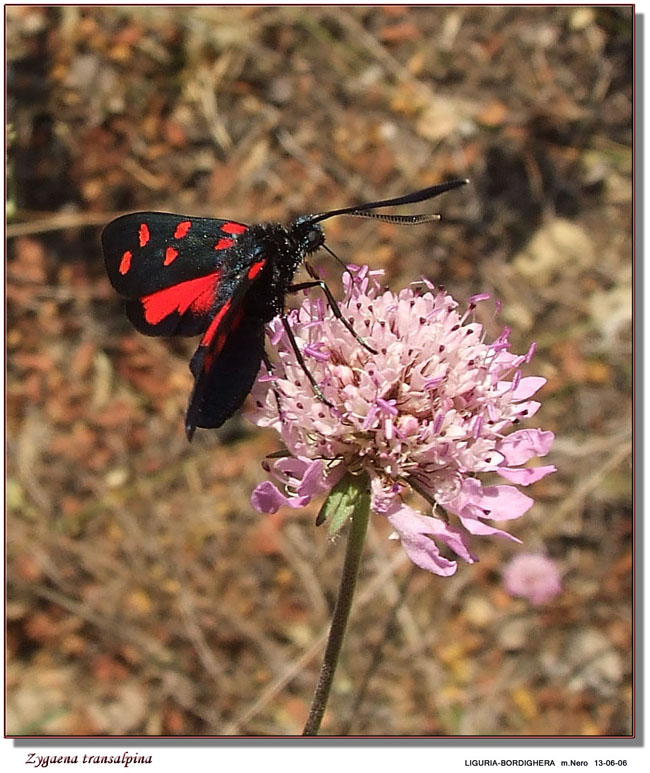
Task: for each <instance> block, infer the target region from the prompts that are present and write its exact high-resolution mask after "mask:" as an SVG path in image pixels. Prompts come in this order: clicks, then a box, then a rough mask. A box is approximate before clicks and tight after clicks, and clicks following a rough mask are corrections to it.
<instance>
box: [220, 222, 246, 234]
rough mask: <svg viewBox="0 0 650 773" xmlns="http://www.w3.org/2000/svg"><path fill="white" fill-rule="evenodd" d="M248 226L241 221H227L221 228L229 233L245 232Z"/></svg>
mask: <svg viewBox="0 0 650 773" xmlns="http://www.w3.org/2000/svg"><path fill="white" fill-rule="evenodd" d="M246 228H247V226H245V225H242V224H241V223H226V224H225V225H222V226H221V230H222V231H223V232H224V233H227V234H243V233H244V231H245V230H246Z"/></svg>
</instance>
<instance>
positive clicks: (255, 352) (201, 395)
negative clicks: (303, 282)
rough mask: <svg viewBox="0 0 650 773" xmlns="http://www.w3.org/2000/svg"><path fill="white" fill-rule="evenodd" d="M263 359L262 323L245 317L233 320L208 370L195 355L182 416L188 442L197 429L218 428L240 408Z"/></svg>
mask: <svg viewBox="0 0 650 773" xmlns="http://www.w3.org/2000/svg"><path fill="white" fill-rule="evenodd" d="M197 355H198V357H197ZM263 356H264V323H263V322H261V321H260V320H259V319H256V318H254V317H251V316H247V315H242V316H241V317H240V318H239V319H235V320H234V321H233V324H232V326H231V328H230V330H228V333H227V335H226V337H225V339H224V342H223V347H222V348H221V350H220V351H219V353H218V355H217V356H216V357H215V358H214V360H213V361H211V362H210V363H209V367H207V368H205V369H204V368H203V362H202V361H201V355H200V354H199V353H198V352H197V354H195V355H194V357H193V358H192V364H191V365H190V368H191V369H192V370H193V372H194V375H195V379H196V380H195V382H194V390H193V391H192V395H191V397H190V402H189V406H188V409H187V414H186V417H185V430H186V432H187V436H188V438H189V439H190V440H191V439H192V435H193V434H194V430H195V428H196V427H203V428H214V427H220V426H221V425H222V424H223V423H224V422H225V421H226V419H229V418H230V417H231V416H232V415H233V414H234V413H235V412H236V411H237V410H238V409H239V408H240V407H241V406H242V404H243V402H244V400H245V399H246V396H247V395H248V393H249V392H250V391H251V389H252V387H253V384H254V383H255V378H256V376H257V374H258V372H259V369H260V364H261V362H262V357H263Z"/></svg>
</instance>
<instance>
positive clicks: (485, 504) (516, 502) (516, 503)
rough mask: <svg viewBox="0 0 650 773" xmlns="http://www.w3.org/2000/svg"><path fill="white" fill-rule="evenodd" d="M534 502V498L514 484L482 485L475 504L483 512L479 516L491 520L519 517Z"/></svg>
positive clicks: (507, 519)
mask: <svg viewBox="0 0 650 773" xmlns="http://www.w3.org/2000/svg"><path fill="white" fill-rule="evenodd" d="M534 504H535V500H533V499H531V498H530V497H529V496H527V495H526V494H522V492H521V491H519V489H516V488H515V487H514V486H483V490H482V496H481V499H480V502H479V503H478V504H477V506H478V507H479V508H480V509H481V510H482V511H483V513H484V515H482V516H481V517H484V518H490V520H493V521H510V520H512V519H513V518H520V517H521V516H522V515H523V514H524V513H525V512H526V511H527V510H530V508H531V507H532V506H533V505H534ZM486 511H488V512H486Z"/></svg>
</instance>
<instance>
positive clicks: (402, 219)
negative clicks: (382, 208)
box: [345, 211, 440, 225]
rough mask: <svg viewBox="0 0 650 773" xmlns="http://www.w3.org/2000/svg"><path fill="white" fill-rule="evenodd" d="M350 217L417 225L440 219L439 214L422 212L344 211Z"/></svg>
mask: <svg viewBox="0 0 650 773" xmlns="http://www.w3.org/2000/svg"><path fill="white" fill-rule="evenodd" d="M345 214H346V215H349V216H350V217H372V218H374V219H375V220H381V221H382V222H384V223H400V224H401V225H418V224H419V223H432V222H434V221H436V220H440V215H432V214H427V213H422V214H419V215H394V214H390V213H387V214H383V213H381V212H372V211H370V212H346V213H345Z"/></svg>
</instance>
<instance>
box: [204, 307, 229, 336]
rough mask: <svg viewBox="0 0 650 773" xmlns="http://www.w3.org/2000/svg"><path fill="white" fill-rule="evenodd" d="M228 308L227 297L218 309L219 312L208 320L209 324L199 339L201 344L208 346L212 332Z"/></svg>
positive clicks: (213, 332)
mask: <svg viewBox="0 0 650 773" xmlns="http://www.w3.org/2000/svg"><path fill="white" fill-rule="evenodd" d="M229 308H230V299H228V300H227V301H226V302H225V303H224V304H223V306H222V307H221V308H220V309H219V313H218V314H216V315H215V317H214V319H213V320H212V322H210V325H209V327H208V329H207V330H206V331H205V333H204V334H203V338H202V339H201V346H208V345H209V344H210V341H212V339H213V337H214V334H215V332H216V330H217V328H218V327H219V325H220V323H221V320H222V319H223V317H224V315H225V314H226V312H227V311H228V309H229Z"/></svg>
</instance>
